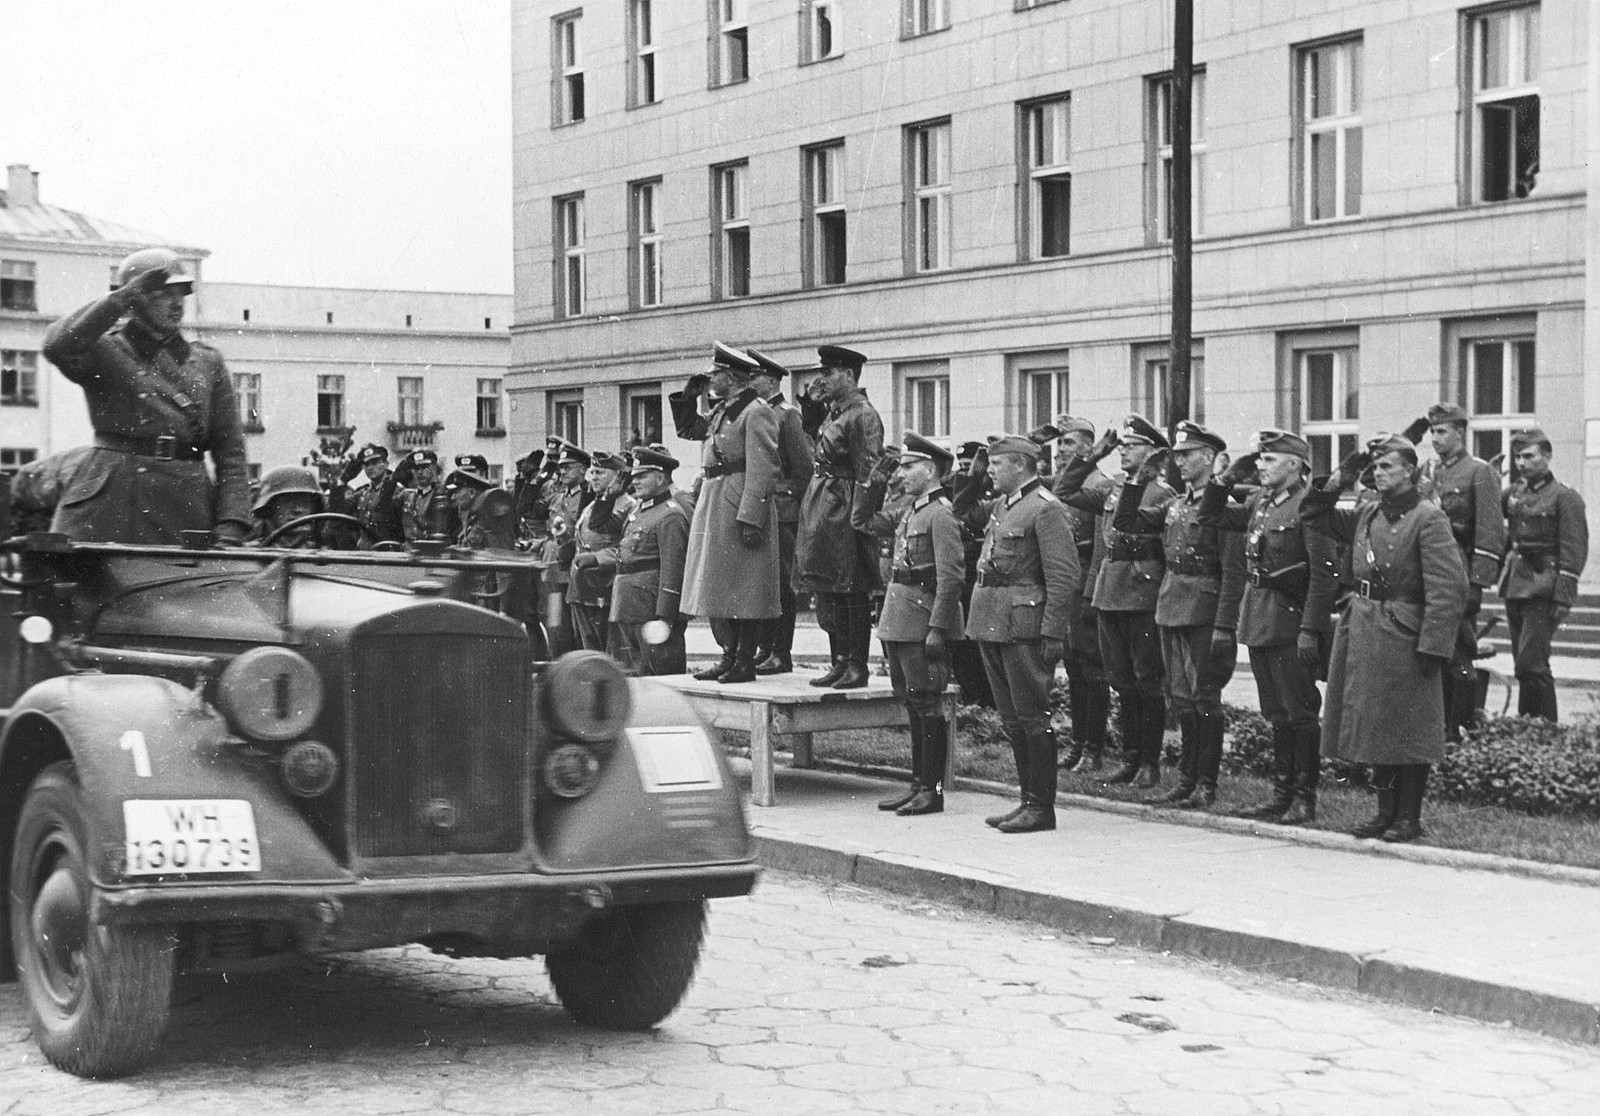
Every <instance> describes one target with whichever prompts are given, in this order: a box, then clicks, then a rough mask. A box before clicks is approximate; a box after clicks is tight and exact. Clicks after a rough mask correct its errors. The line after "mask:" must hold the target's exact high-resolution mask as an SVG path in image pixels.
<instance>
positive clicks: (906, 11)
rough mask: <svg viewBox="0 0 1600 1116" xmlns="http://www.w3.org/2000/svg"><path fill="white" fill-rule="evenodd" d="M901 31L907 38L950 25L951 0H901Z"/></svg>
mask: <svg viewBox="0 0 1600 1116" xmlns="http://www.w3.org/2000/svg"><path fill="white" fill-rule="evenodd" d="M900 26H901V33H902V34H903V35H904V36H905V37H906V38H908V39H909V38H913V37H915V36H917V35H926V34H929V33H930V32H933V31H943V30H944V29H945V28H946V27H949V26H950V0H900Z"/></svg>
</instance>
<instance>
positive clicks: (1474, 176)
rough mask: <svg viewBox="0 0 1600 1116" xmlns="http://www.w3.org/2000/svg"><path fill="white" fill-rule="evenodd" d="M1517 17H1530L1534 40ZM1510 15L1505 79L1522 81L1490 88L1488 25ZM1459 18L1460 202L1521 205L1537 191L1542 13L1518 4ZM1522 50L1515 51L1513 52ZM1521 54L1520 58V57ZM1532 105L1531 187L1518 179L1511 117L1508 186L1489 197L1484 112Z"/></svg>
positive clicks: (1532, 6) (1476, 10)
mask: <svg viewBox="0 0 1600 1116" xmlns="http://www.w3.org/2000/svg"><path fill="white" fill-rule="evenodd" d="M1518 15H1531V16H1532V23H1533V25H1534V26H1533V28H1532V32H1533V33H1532V35H1531V36H1530V35H1529V33H1528V32H1529V28H1528V27H1527V26H1526V25H1524V24H1522V23H1521V22H1519V20H1518V18H1517V17H1518ZM1502 16H1509V17H1510V22H1509V23H1508V25H1507V27H1508V31H1509V34H1508V37H1507V40H1508V41H1507V58H1506V62H1507V70H1508V74H1509V73H1511V72H1512V71H1514V70H1520V72H1519V73H1515V74H1514V76H1516V77H1518V78H1520V80H1518V81H1513V82H1511V83H1509V84H1506V85H1496V86H1489V85H1486V84H1484V80H1485V77H1484V70H1485V67H1486V65H1487V63H1488V52H1487V49H1486V46H1487V44H1486V40H1487V37H1488V28H1489V23H1490V21H1492V20H1494V19H1497V18H1500V17H1502ZM1461 19H1462V44H1463V48H1464V49H1463V50H1462V51H1461V56H1462V63H1461V64H1462V68H1463V70H1462V81H1461V89H1462V99H1463V116H1464V117H1465V129H1464V130H1465V135H1464V136H1463V141H1464V142H1463V143H1462V148H1463V154H1464V157H1465V160H1466V166H1465V167H1464V168H1463V172H1464V173H1463V175H1462V187H1463V199H1462V200H1463V202H1464V203H1465V204H1468V205H1498V204H1500V203H1503V202H1515V201H1521V200H1523V199H1525V198H1527V197H1528V196H1529V195H1531V194H1533V193H1534V191H1535V190H1536V188H1537V186H1538V167H1539V152H1540V150H1542V145H1543V136H1542V123H1543V113H1544V99H1543V95H1542V93H1541V92H1540V85H1539V71H1541V70H1542V69H1543V66H1544V57H1543V29H1544V13H1543V9H1542V7H1541V5H1540V4H1539V3H1538V2H1537V0H1535V2H1533V3H1527V2H1518V3H1508V4H1495V5H1493V6H1489V7H1479V8H1473V9H1469V10H1467V11H1464V12H1462V13H1461ZM1530 45H1531V47H1532V63H1533V65H1532V70H1533V74H1532V76H1531V78H1530V76H1529V73H1528V69H1529V67H1528V62H1529V57H1530V56H1529V49H1528V48H1529V47H1530ZM1517 47H1521V48H1522V49H1521V50H1520V51H1519V50H1518V49H1516V48H1517ZM1519 54H1520V58H1519ZM1529 97H1531V98H1533V99H1534V101H1535V116H1534V122H1535V123H1534V142H1535V145H1536V146H1535V154H1534V158H1533V160H1532V163H1531V167H1532V175H1531V179H1530V181H1529V183H1528V184H1527V186H1526V187H1525V188H1524V187H1523V184H1522V183H1521V181H1519V179H1518V176H1517V164H1518V157H1517V154H1516V146H1517V139H1516V138H1515V135H1516V133H1515V131H1514V129H1515V123H1516V121H1515V118H1514V117H1513V120H1512V127H1513V132H1512V135H1513V138H1512V140H1511V144H1512V150H1511V154H1510V158H1509V159H1508V160H1507V169H1508V170H1509V172H1510V175H1511V178H1510V181H1509V182H1508V183H1507V184H1506V187H1507V188H1506V193H1505V194H1504V196H1501V197H1489V196H1487V194H1488V191H1487V189H1486V182H1485V174H1484V170H1485V168H1484V152H1485V149H1486V147H1487V140H1486V139H1485V136H1484V131H1485V128H1484V120H1485V111H1484V110H1485V109H1486V108H1490V107H1494V106H1511V105H1512V104H1513V103H1515V102H1520V101H1525V100H1526V99H1527V98H1529Z"/></svg>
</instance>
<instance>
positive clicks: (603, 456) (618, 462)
mask: <svg viewBox="0 0 1600 1116" xmlns="http://www.w3.org/2000/svg"><path fill="white" fill-rule="evenodd" d="M590 464H592V465H593V466H594V467H595V468H597V469H611V470H617V469H622V468H625V467H626V466H627V464H628V459H627V458H625V457H623V456H622V455H621V454H620V453H610V452H608V451H606V450H595V451H594V453H593V454H591V455H590Z"/></svg>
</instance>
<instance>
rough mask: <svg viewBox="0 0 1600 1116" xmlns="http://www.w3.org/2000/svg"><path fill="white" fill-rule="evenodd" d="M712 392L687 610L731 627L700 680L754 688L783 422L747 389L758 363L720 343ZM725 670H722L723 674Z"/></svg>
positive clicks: (771, 586) (773, 613)
mask: <svg viewBox="0 0 1600 1116" xmlns="http://www.w3.org/2000/svg"><path fill="white" fill-rule="evenodd" d="M712 361H713V364H712V371H711V373H710V375H711V390H712V392H713V393H714V394H716V395H717V396H718V398H719V399H720V400H721V402H719V403H718V404H717V406H716V408H715V409H714V410H712V412H711V415H710V418H709V419H708V420H707V430H706V438H705V441H704V442H702V443H701V451H700V452H701V456H700V462H701V471H700V479H701V486H700V495H699V498H698V499H697V500H696V501H695V507H694V519H693V521H692V522H691V523H690V525H689V551H688V556H687V557H686V558H685V560H684V572H683V611H684V612H686V613H688V614H689V615H691V616H706V617H711V618H713V619H721V620H725V621H730V622H731V623H729V624H728V625H727V629H728V632H729V636H728V638H729V642H730V645H729V647H728V648H726V649H725V651H724V658H723V660H722V662H720V663H718V664H716V665H715V666H713V667H712V668H710V669H709V670H705V671H700V672H698V673H697V674H696V677H697V678H715V679H716V680H717V681H719V682H729V683H732V682H752V681H754V680H755V677H756V660H755V656H756V649H757V647H758V645H759V644H760V640H761V630H762V629H761V621H764V620H772V619H775V618H776V617H777V616H778V614H779V613H780V612H781V611H782V605H781V603H780V601H779V597H778V508H777V504H776V502H775V501H774V500H773V498H772V492H773V489H774V488H775V487H776V485H777V483H778V477H779V473H780V467H779V463H778V416H777V412H775V411H774V410H773V409H772V408H771V407H769V406H767V404H766V401H765V400H763V399H762V398H761V397H760V396H759V395H757V394H756V391H755V389H754V388H752V387H751V386H750V374H751V372H752V371H753V370H754V369H755V366H756V365H755V361H753V360H751V359H750V358H749V356H748V355H746V354H745V353H744V352H742V351H740V350H738V349H735V348H733V347H731V346H729V345H724V344H723V343H722V342H720V341H719V342H717V343H716V345H715V346H714V348H713V356H712ZM724 668H725V669H724Z"/></svg>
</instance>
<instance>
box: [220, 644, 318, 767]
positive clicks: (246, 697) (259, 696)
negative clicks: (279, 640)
mask: <svg viewBox="0 0 1600 1116" xmlns="http://www.w3.org/2000/svg"><path fill="white" fill-rule="evenodd" d="M216 701H217V708H219V709H221V710H222V715H223V716H225V717H226V718H228V723H229V724H230V725H232V726H233V729H234V731H235V732H237V733H239V734H240V735H241V736H248V737H250V738H251V739H254V740H265V741H268V742H270V743H281V742H282V741H285V740H293V739H294V738H295V737H297V736H301V735H303V734H304V733H306V732H307V731H308V730H309V729H310V728H311V726H312V725H313V724H315V723H316V720H317V716H318V714H320V713H321V712H322V677H321V675H319V674H318V673H317V668H316V667H314V666H312V665H311V663H310V661H309V660H308V659H306V657H305V656H304V655H301V654H300V653H299V652H297V651H291V650H289V649H288V648H287V647H252V648H251V649H250V650H248V651H246V652H244V653H243V654H241V655H237V656H235V657H234V659H233V661H232V662H230V663H229V664H228V665H227V666H226V667H224V668H223V671H222V677H221V678H219V679H217V688H216Z"/></svg>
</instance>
